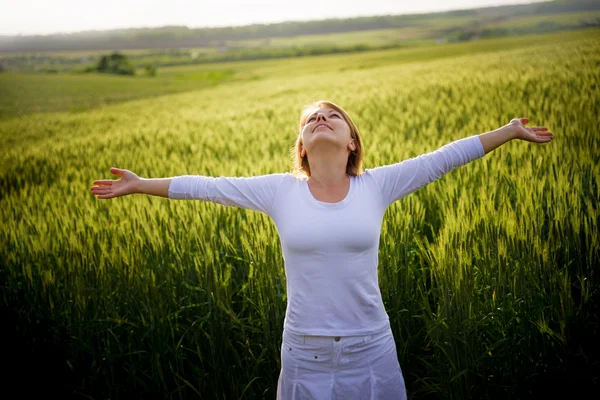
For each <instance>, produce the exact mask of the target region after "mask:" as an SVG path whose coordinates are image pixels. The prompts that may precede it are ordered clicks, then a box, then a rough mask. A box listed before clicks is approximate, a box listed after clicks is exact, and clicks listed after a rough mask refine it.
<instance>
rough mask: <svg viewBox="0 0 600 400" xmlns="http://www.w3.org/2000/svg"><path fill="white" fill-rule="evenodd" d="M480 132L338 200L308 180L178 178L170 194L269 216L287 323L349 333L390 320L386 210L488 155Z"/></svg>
mask: <svg viewBox="0 0 600 400" xmlns="http://www.w3.org/2000/svg"><path fill="white" fill-rule="evenodd" d="M484 155H485V152H484V150H483V146H482V144H481V141H480V140H479V137H478V135H474V136H471V137H468V138H464V139H460V140H456V141H454V142H451V143H449V144H447V145H445V146H442V147H441V148H439V149H438V150H435V151H433V152H430V153H427V154H422V155H420V156H417V157H414V158H410V159H407V160H404V161H402V162H399V163H395V164H390V165H384V166H381V167H377V168H372V169H366V170H365V171H364V173H363V174H361V175H360V176H351V177H350V190H349V191H348V194H347V195H346V197H345V198H344V199H343V200H342V201H339V202H337V203H326V202H321V201H318V200H316V199H315V198H314V197H313V195H312V194H311V192H310V190H309V188H308V184H307V181H306V178H296V177H294V176H293V175H291V174H290V173H287V172H286V173H277V174H270V175H261V176H254V177H218V178H215V177H207V176H200V175H183V176H177V177H174V178H173V180H172V181H171V184H170V186H169V191H168V196H169V198H171V199H200V200H205V201H212V202H215V203H219V204H223V205H227V206H236V207H243V208H248V209H251V210H256V211H261V212H264V213H266V214H268V215H269V216H270V217H271V219H272V220H273V222H274V223H275V226H276V227H277V231H278V233H279V238H280V241H281V247H282V251H283V258H284V268H285V274H286V281H287V299H288V302H287V309H286V315H285V320H284V329H286V330H289V331H290V332H292V333H296V334H299V335H318V336H352V335H369V334H373V333H377V332H379V331H381V330H382V329H386V328H387V326H389V318H388V315H387V313H386V311H385V309H384V306H383V301H382V299H381V293H380V291H379V284H378V279H377V266H378V250H379V249H378V247H379V235H380V231H381V223H382V221H383V215H384V213H385V211H386V209H387V207H388V206H389V205H390V204H391V203H393V202H394V201H396V200H398V199H401V198H402V197H404V196H407V195H408V194H410V193H412V192H414V191H416V190H417V189H419V188H421V187H423V186H425V185H427V184H428V183H431V182H433V181H435V180H437V179H439V178H441V177H442V176H443V175H444V174H446V173H448V172H450V171H451V170H452V169H454V168H456V167H458V166H461V165H464V164H467V163H468V162H470V161H473V160H475V159H477V158H480V157H483V156H484Z"/></svg>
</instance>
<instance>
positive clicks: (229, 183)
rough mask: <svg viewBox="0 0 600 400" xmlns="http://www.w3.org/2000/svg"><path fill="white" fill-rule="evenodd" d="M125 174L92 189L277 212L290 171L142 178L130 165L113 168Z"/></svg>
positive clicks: (109, 195)
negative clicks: (251, 174) (277, 198)
mask: <svg viewBox="0 0 600 400" xmlns="http://www.w3.org/2000/svg"><path fill="white" fill-rule="evenodd" d="M110 171H111V172H112V173H113V174H115V175H119V176H121V179H119V180H99V181H94V184H95V185H98V186H94V187H92V188H91V189H90V190H91V191H92V193H94V194H95V195H98V198H99V199H110V198H113V197H119V196H125V195H128V194H134V193H141V194H149V195H153V196H160V197H166V198H169V199H174V200H204V201H211V202H213V203H218V204H222V205H225V206H235V207H242V208H247V209H250V210H255V211H261V212H264V213H267V214H269V215H271V214H272V212H273V206H274V204H275V198H276V197H277V193H278V192H279V188H280V186H281V184H282V182H283V180H284V179H285V178H286V177H288V176H289V175H290V174H289V173H277V174H267V175H260V176H251V177H225V176H219V177H211V176H202V175H181V176H174V177H171V178H140V177H139V176H137V175H136V174H134V173H133V172H131V171H129V170H126V169H118V168H111V169H110Z"/></svg>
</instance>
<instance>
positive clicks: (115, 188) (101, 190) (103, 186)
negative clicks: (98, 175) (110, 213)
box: [90, 168, 140, 199]
mask: <svg viewBox="0 0 600 400" xmlns="http://www.w3.org/2000/svg"><path fill="white" fill-rule="evenodd" d="M110 172H112V173H113V174H115V175H119V176H120V177H121V179H119V180H110V179H105V180H98V181H94V185H97V186H92V187H91V188H90V191H91V192H92V193H93V194H95V195H97V196H98V198H99V199H112V198H113V197H119V196H126V195H128V194H133V193H136V191H135V188H136V185H137V183H138V182H139V181H140V177H139V176H137V175H136V174H134V173H133V172H131V171H129V170H127V169H119V168H111V169H110Z"/></svg>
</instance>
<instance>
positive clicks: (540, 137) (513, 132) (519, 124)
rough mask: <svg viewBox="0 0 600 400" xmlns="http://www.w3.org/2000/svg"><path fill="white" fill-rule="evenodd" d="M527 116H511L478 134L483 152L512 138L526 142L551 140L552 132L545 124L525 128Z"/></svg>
mask: <svg viewBox="0 0 600 400" xmlns="http://www.w3.org/2000/svg"><path fill="white" fill-rule="evenodd" d="M527 122H529V119H528V118H513V119H511V120H510V122H509V123H508V124H506V125H504V126H503V127H500V128H498V129H494V130H493V131H490V132H486V133H482V134H480V135H479V140H481V145H482V146H483V151H485V154H487V153H489V152H490V151H492V150H494V149H496V148H498V147H500V146H501V145H503V144H504V143H506V142H508V141H510V140H512V139H521V140H525V141H527V142H534V143H547V142H550V141H551V140H552V132H548V128H546V127H545V126H533V127H531V128H526V127H525V124H526V123H527Z"/></svg>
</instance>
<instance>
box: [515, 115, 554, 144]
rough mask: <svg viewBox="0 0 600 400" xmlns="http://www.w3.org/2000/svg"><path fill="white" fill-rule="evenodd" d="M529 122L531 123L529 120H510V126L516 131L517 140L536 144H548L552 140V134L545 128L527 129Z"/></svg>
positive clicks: (533, 127)
mask: <svg viewBox="0 0 600 400" xmlns="http://www.w3.org/2000/svg"><path fill="white" fill-rule="evenodd" d="M527 122H529V119H528V118H513V119H511V120H510V123H509V125H511V126H512V127H513V129H514V130H515V137H516V138H517V139H521V140H526V141H528V142H534V143H547V142H550V141H551V140H552V132H548V128H546V127H545V126H532V127H531V128H527V127H525V124H526V123H527Z"/></svg>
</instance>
